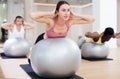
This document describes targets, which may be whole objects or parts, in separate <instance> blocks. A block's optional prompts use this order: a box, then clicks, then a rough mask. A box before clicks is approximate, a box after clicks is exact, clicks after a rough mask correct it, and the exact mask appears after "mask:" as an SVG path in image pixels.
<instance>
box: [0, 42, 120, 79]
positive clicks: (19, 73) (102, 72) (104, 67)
mask: <svg viewBox="0 0 120 79" xmlns="http://www.w3.org/2000/svg"><path fill="white" fill-rule="evenodd" d="M2 47H3V46H2V44H0V54H1V56H0V79H33V78H32V77H31V76H30V74H29V73H27V72H26V70H25V66H26V68H28V71H30V70H29V68H30V67H28V62H27V58H7V57H6V58H5V57H4V56H3V55H2V51H3V50H2ZM119 51H120V47H118V48H111V49H110V52H111V53H110V54H109V56H108V58H110V59H108V60H98V61H95V60H85V59H82V60H81V64H80V67H79V70H78V71H77V72H76V75H78V76H80V77H82V78H84V79H120V52H119ZM34 76H35V75H34ZM35 79H36V78H35ZM37 79H38V78H37ZM74 79H77V78H74ZM78 79H79V78H78Z"/></svg>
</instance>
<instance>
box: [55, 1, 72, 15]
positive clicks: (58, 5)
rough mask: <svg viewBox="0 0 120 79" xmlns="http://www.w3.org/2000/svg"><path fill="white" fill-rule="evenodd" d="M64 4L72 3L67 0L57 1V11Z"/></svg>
mask: <svg viewBox="0 0 120 79" xmlns="http://www.w3.org/2000/svg"><path fill="white" fill-rule="evenodd" d="M63 4H68V5H70V4H69V3H68V2H67V1H65V0H61V1H59V2H58V3H57V6H56V9H55V13H56V12H57V11H59V9H60V6H61V5H63Z"/></svg>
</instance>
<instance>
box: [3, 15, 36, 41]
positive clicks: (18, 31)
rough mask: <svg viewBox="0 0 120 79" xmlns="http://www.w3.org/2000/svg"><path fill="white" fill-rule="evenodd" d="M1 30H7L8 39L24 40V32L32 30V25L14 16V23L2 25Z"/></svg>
mask: <svg viewBox="0 0 120 79" xmlns="http://www.w3.org/2000/svg"><path fill="white" fill-rule="evenodd" d="M2 28H3V29H5V30H8V39H10V38H24V34H25V30H27V29H32V28H34V25H33V24H30V23H27V22H25V21H24V19H23V17H21V16H16V18H15V20H14V22H10V23H9V22H7V23H4V24H2Z"/></svg>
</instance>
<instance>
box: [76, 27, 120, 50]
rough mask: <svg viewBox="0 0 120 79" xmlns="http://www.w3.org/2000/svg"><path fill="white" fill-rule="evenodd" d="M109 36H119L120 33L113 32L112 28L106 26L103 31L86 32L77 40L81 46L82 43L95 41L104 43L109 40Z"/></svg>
mask: <svg viewBox="0 0 120 79" xmlns="http://www.w3.org/2000/svg"><path fill="white" fill-rule="evenodd" d="M111 38H120V33H114V30H113V28H111V27H107V28H105V30H104V32H102V33H100V34H99V33H98V32H93V33H92V32H87V33H86V34H85V37H84V38H81V39H80V40H79V41H80V42H79V44H78V45H79V47H80V48H81V47H82V45H83V44H84V43H96V44H104V43H105V42H107V41H109V40H110V39H111Z"/></svg>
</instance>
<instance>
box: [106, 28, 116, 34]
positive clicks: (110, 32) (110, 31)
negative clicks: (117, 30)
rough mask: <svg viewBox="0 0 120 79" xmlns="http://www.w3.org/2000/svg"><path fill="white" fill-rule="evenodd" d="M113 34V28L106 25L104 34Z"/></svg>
mask: <svg viewBox="0 0 120 79" xmlns="http://www.w3.org/2000/svg"><path fill="white" fill-rule="evenodd" d="M113 34H114V30H113V28H111V27H107V28H106V29H105V31H104V35H113Z"/></svg>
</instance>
